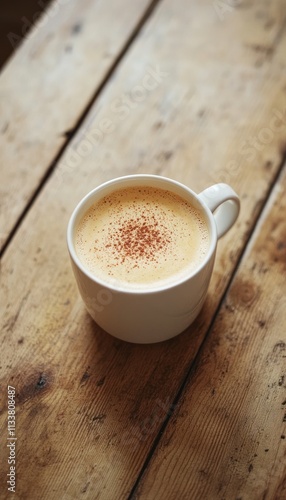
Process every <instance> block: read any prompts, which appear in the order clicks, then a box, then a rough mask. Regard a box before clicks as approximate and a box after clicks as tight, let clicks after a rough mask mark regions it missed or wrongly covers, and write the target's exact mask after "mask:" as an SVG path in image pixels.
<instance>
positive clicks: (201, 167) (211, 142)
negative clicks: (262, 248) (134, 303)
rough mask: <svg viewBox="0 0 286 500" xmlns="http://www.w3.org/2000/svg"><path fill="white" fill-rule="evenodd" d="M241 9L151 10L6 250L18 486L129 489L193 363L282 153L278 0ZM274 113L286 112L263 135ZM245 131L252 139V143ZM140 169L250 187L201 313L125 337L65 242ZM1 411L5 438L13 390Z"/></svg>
mask: <svg viewBox="0 0 286 500" xmlns="http://www.w3.org/2000/svg"><path fill="white" fill-rule="evenodd" d="M245 5H246V7H247V8H246V7H245V8H243V9H237V10H236V11H235V12H234V13H233V15H232V16H231V17H230V18H229V19H225V21H224V22H225V24H222V21H221V20H220V19H219V17H218V15H217V13H216V12H215V10H214V8H213V6H212V5H211V4H210V3H209V2H207V1H206V0H205V1H202V2H200V3H198V2H195V1H193V2H190V4H188V8H186V3H185V2H184V1H183V0H180V1H178V2H176V4H175V3H173V2H171V0H168V1H166V2H163V3H162V4H161V5H160V6H159V7H158V9H157V10H156V11H155V12H154V15H153V16H152V18H151V19H150V20H149V22H148V23H147V24H146V26H145V27H144V29H143V30H142V32H141V33H140V36H139V37H138V39H137V40H136V43H134V45H133V46H132V47H131V49H130V50H129V52H128V54H127V56H126V57H125V59H124V61H123V62H122V64H121V66H120V67H119V68H117V71H116V72H115V74H114V76H113V79H112V80H110V82H109V84H108V85H107V86H106V88H105V89H104V92H103V93H102V94H101V96H100V98H99V99H98V100H97V102H96V103H95V105H94V106H93V107H92V109H91V110H90V113H89V114H88V116H87V118H86V120H85V121H84V123H83V124H82V126H81V128H80V130H79V133H78V134H77V135H76V137H75V138H74V139H73V140H72V141H71V144H70V147H69V149H68V150H67V151H66V152H65V154H64V155H63V157H62V159H61V161H60V162H59V164H58V165H57V168H56V170H55V172H54V173H53V175H51V177H50V178H49V179H48V181H47V182H46V184H45V187H44V189H43V191H42V193H41V194H40V196H39V197H38V198H37V200H36V201H35V203H34V204H33V206H32V208H31V210H30V211H29V212H28V213H27V214H26V216H25V219H24V220H23V222H22V224H21V227H19V229H18V231H17V233H16V234H15V236H14V238H13V240H12V241H11V243H10V245H9V247H8V248H7V251H6V253H5V254H4V258H3V264H2V292H3V299H4V300H3V303H4V315H3V323H2V325H3V335H2V337H1V368H0V383H1V387H3V388H4V390H5V387H6V386H7V384H8V383H11V384H12V383H13V385H15V387H16V389H17V405H18V414H17V433H18V434H17V435H18V442H17V460H18V462H17V463H18V465H17V474H18V476H17V477H18V480H17V481H18V483H17V495H18V498H21V499H25V498H27V499H28V498H29V499H30V498H31V497H34V498H38V497H41V498H42V499H47V500H49V499H50V498H53V497H57V498H63V499H64V500H65V499H67V500H69V499H73V498H76V499H78V498H81V497H82V498H90V499H95V498H103V499H107V500H110V498H118V499H120V498H126V497H127V496H128V494H129V493H130V492H131V490H132V487H133V485H134V484H135V482H136V480H137V478H138V474H139V473H140V471H141V469H142V467H143V464H144V462H145V460H146V458H147V456H148V454H149V452H150V450H151V447H152V445H153V443H154V442H155V440H156V437H157V435H158V433H159V431H160V429H161V426H162V424H163V422H164V421H165V419H166V417H167V416H168V414H169V412H170V408H171V407H172V402H173V401H174V400H175V398H176V395H177V394H178V391H179V389H180V387H181V385H182V383H183V381H184V379H185V377H186V376H187V375H188V373H189V368H190V366H191V364H192V362H193V360H194V358H195V356H196V354H197V352H198V350H199V348H200V346H201V344H202V342H203V340H204V337H205V335H206V333H207V331H208V328H209V326H210V324H211V321H212V318H213V316H214V314H215V312H216V309H217V308H218V306H219V303H220V300H221V297H222V295H223V293H224V291H225V289H226V287H227V285H228V283H229V280H230V278H231V275H232V273H233V271H234V269H235V266H236V264H237V262H238V259H239V256H240V254H241V252H242V251H243V249H244V247H245V244H246V242H247V241H248V237H249V234H250V232H251V231H252V229H253V227H254V225H255V223H256V221H257V218H258V216H259V214H260V211H261V208H262V206H263V204H264V202H265V200H266V199H267V197H268V193H269V190H270V188H271V185H272V184H274V183H275V181H276V176H277V174H278V172H279V170H280V167H281V162H282V159H283V155H284V151H285V149H284V146H285V127H284V122H283V119H284V115H283V110H284V109H285V99H286V93H285V62H284V59H283V57H282V54H283V50H285V47H286V38H285V32H283V31H282V27H283V21H284V18H283V16H282V15H281V9H282V5H283V2H281V1H279V0H276V2H272V3H271V5H269V4H263V12H264V14H265V16H266V17H267V16H268V17H269V18H271V19H272V24H271V29H270V28H267V29H266V28H264V25H265V16H264V18H263V21H262V20H261V17H259V16H257V7H255V6H254V5H252V4H250V3H249V4H245ZM222 28H223V29H222ZM278 34H279V43H278V41H277V40H278ZM230 38H231V39H232V43H231V44H229V40H230ZM250 38H251V43H254V44H257V45H259V44H261V43H262V42H265V43H266V42H267V43H268V45H269V46H270V47H272V48H273V50H272V53H271V57H270V56H269V57H264V58H262V57H261V54H260V52H257V51H255V50H253V49H250V48H249V47H248V43H249V39H250ZM214 40H216V46H215V47H214V43H213V41H214ZM281 46H282V47H283V50H282V49H281ZM182 47H184V50H181V48H182ZM179 49H180V50H179ZM276 109H277V110H278V112H282V118H280V121H275V124H276V128H275V132H273V136H272V137H271V140H270V141H269V142H267V143H265V141H264V143H263V142H262V141H261V139H263V138H264V136H263V135H261V130H262V129H263V128H270V125H271V124H272V125H273V118H275V116H276V115H275V110H276ZM281 110H282V111H281ZM278 118H279V117H278ZM272 125H271V126H272ZM271 130H272V129H270V131H271ZM249 138H254V140H255V143H256V141H258V143H256V146H254V145H251V146H250V145H249V144H248V143H247V144H246V146H245V142H246V141H248V140H249ZM264 140H265V138H264ZM91 146H92V147H91ZM243 147H244V148H245V147H247V149H250V151H248V153H245V151H244V150H242V151H241V148H243ZM136 172H138V173H140V172H141V173H142V172H146V173H148V172H149V173H157V174H161V175H166V176H170V177H173V178H175V179H177V180H180V181H182V182H184V183H186V184H188V185H190V186H191V187H192V188H193V189H194V190H196V191H200V190H202V189H203V188H204V187H207V186H208V185H210V184H213V183H215V182H217V181H227V182H229V183H230V184H231V185H232V186H233V187H234V188H235V189H236V190H237V192H238V193H239V195H240V196H241V199H242V211H241V215H240V219H239V221H238V223H237V224H236V228H235V229H233V230H232V231H231V232H230V233H229V234H228V235H227V236H226V237H224V238H223V240H222V241H220V242H219V247H218V253H217V261H216V266H215V271H214V275H213V279H212V282H211V286H210V291H209V295H208V298H207V302H206V305H205V307H204V309H203V311H202V313H201V315H200V316H199V318H198V319H197V321H196V322H195V323H194V324H193V325H192V326H191V327H190V328H189V329H188V330H187V331H186V332H184V333H183V334H182V335H180V336H179V337H177V338H175V339H173V340H171V341H168V342H166V343H163V344H158V345H151V346H148V345H147V346H137V345H131V344H125V343H122V342H119V341H117V340H115V339H113V338H111V337H110V336H109V335H107V334H105V333H104V332H103V331H101V330H100V329H99V328H98V327H97V326H96V324H95V323H93V322H92V320H91V319H90V318H89V316H88V314H87V313H86V312H85V310H84V307H83V305H82V302H81V300H80V299H79V297H78V292H77V290H76V286H75V282H74V279H73V276H72V273H71V269H70V264H69V262H68V256H67V249H66V244H65V231H66V225H67V221H68V219H69V216H70V213H71V211H72V209H73V208H74V206H75V204H76V203H77V202H78V201H79V200H80V198H81V197H82V196H83V195H84V194H85V193H86V192H87V191H89V190H90V189H92V188H93V187H95V186H96V185H98V184H99V183H100V182H102V181H105V180H108V179H110V178H112V177H115V176H117V175H122V174H128V173H136ZM0 408H2V414H1V420H0V422H1V423H0V429H1V435H4V436H5V429H6V407H5V392H2V393H1V405H0ZM210 411H211V410H210ZM6 467H7V463H6V456H5V454H3V455H1V470H6ZM31 468H32V470H33V476H32V475H31V474H30V472H29V471H30V470H31ZM154 473H156V471H154ZM35 478H36V479H35Z"/></svg>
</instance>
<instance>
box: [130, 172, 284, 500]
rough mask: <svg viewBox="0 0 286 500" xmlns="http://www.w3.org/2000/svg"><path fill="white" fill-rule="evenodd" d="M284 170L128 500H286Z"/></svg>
mask: <svg viewBox="0 0 286 500" xmlns="http://www.w3.org/2000/svg"><path fill="white" fill-rule="evenodd" d="M285 195H286V164H285V168H284V172H283V175H282V178H281V179H280V180H279V182H278V183H277V185H276V187H275V189H274V192H273V194H272V196H271V198H270V199H269V202H268V204H267V206H266V208H265V210H264V213H263V215H262V217H261V220H260V222H259V224H258V226H257V228H256V231H255V233H254V235H253V238H252V240H251V242H250V244H249V246H248V248H247V250H246V253H245V255H244V258H243V260H242V262H241V264H240V268H239V270H238V272H237V274H236V276H235V279H234V281H233V283H232V285H231V288H230V290H229V293H228V294H227V297H226V299H225V301H224V303H223V305H222V307H221V310H220V313H219V315H218V317H217V318H216V321H215V323H214V325H213V328H212V330H211V333H210V335H209V337H208V339H207V340H206V342H205V344H204V347H203V349H202V351H201V352H200V355H199V357H198V360H197V362H196V366H195V368H194V370H193V371H192V372H191V374H190V377H189V379H188V382H187V384H186V387H185V390H184V392H183V394H182V397H181V399H180V401H179V404H178V405H177V407H176V408H175V410H174V414H173V416H172V418H171V419H170V422H169V423H168V426H167V429H166V432H165V433H164V435H163V438H162V440H161V441H160V444H159V446H158V447H157V449H156V451H155V453H154V455H153V458H152V460H151V462H150V464H149V467H148V470H147V472H146V473H145V476H144V478H143V480H142V483H141V484H140V485H139V488H138V490H137V494H135V495H134V498H142V499H143V498H148V499H149V498H167V499H174V500H175V499H176V498H180V499H182V500H183V499H186V500H187V499H189V498H207V499H212V500H216V499H222V498H226V499H230V498H243V499H247V500H248V499H249V500H251V499H254V498H257V499H258V498H259V499H260V498H263V499H265V500H283V499H284V498H286V482H285V478H286V460H285V457H286V335H285V324H286V307H285V306H286V298H285V297H286V281H285V275H286V223H285V212H286V196H285Z"/></svg>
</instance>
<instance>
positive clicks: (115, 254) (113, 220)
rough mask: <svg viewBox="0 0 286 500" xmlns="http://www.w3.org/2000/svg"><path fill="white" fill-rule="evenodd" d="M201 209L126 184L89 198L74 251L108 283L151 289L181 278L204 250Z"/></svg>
mask: <svg viewBox="0 0 286 500" xmlns="http://www.w3.org/2000/svg"><path fill="white" fill-rule="evenodd" d="M209 243H210V236H209V231H208V226H207V222H206V219H205V217H204V214H203V212H202V211H201V210H198V209H197V208H195V207H194V206H193V205H192V204H191V203H190V202H188V201H186V200H184V199H183V198H181V197H180V196H178V195H177V194H174V193H173V192H171V191H168V190H165V189H161V188H155V187H148V186H141V187H126V188H123V189H118V190H115V191H113V192H112V193H111V194H109V195H107V196H105V197H103V198H101V199H100V200H99V201H97V202H95V203H94V204H93V205H92V206H91V207H90V208H89V209H88V210H87V212H86V213H85V214H84V216H83V218H82V219H81V221H80V222H79V225H78V227H77V231H76V234H75V248H76V252H77V255H78V257H79V259H80V261H81V262H82V264H83V265H84V267H85V268H87V269H88V270H89V272H90V273H92V274H93V275H94V276H96V277H98V278H99V279H101V280H103V281H104V282H106V283H109V284H111V285H115V286H119V287H120V288H122V287H123V288H126V289H130V288H132V289H133V290H134V289H137V288H138V289H140V290H141V289H144V288H146V289H148V290H149V289H150V288H151V289H152V288H156V287H158V286H163V285H169V284H172V283H174V282H176V281H177V280H179V279H182V278H183V277H187V275H188V274H190V273H191V272H192V271H194V270H195V269H196V268H198V267H199V266H200V264H201V263H202V262H203V260H204V259H205V256H206V254H207V252H208V249H209Z"/></svg>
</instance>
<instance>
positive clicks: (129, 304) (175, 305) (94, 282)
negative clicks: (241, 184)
mask: <svg viewBox="0 0 286 500" xmlns="http://www.w3.org/2000/svg"><path fill="white" fill-rule="evenodd" d="M131 186H132V187H135V186H141V187H142V186H149V187H156V188H161V189H166V190H168V191H171V192H173V193H175V194H177V195H179V196H181V197H182V198H183V199H185V200H187V201H189V202H190V203H191V204H192V205H193V206H194V207H195V208H198V209H199V210H201V211H202V212H203V213H204V215H205V219H206V222H207V226H208V231H209V235H210V245H209V249H208V252H207V254H206V256H205V259H204V260H203V262H202V263H201V264H200V265H199V266H198V267H197V268H196V269H195V270H194V271H190V272H188V273H186V276H184V277H183V278H182V279H178V280H177V281H174V282H172V284H169V285H167V286H166V285H165V286H158V287H156V288H155V287H154V285H152V287H150V290H148V289H147V290H146V289H145V288H144V290H140V289H138V290H137V289H135V290H134V288H132V289H130V290H128V289H127V288H126V286H125V287H124V288H122V289H121V288H120V287H118V286H113V285H110V284H109V283H105V282H104V281H103V280H101V279H98V278H97V277H96V276H95V275H94V274H92V273H91V272H90V271H89V270H88V269H87V268H85V266H84V265H83V264H82V262H81V261H80V259H79V257H78V256H77V253H76V249H75V244H74V240H75V232H76V229H77V226H78V224H79V222H80V220H81V219H82V217H83V215H84V214H85V213H86V211H87V210H88V209H89V208H90V207H91V206H92V205H93V204H94V203H95V202H97V201H98V200H100V199H101V198H103V197H104V196H107V195H109V194H111V193H112V192H113V191H115V190H117V189H120V188H124V187H131ZM239 209H240V202H239V197H238V195H237V194H236V193H235V192H234V191H233V189H232V188H231V187H230V186H228V185H227V184H215V185H213V186H211V187H209V188H207V189H205V190H204V191H202V192H201V193H200V194H196V193H194V192H193V191H192V190H191V189H189V188H188V187H187V186H185V185H183V184H181V183H179V182H177V181H174V180H172V179H168V178H166V177H161V176H157V175H148V174H142V175H140V174H139V175H128V176H124V177H119V178H116V179H113V180H111V181H108V182H106V183H104V184H102V185H100V186H98V187H97V188H95V189H93V190H92V191H91V192H90V193H88V194H87V195H86V196H85V197H84V198H83V199H82V200H81V201H80V203H79V204H78V205H77V207H76V208H75V210H74V212H73V213H72V215H71V218H70V221H69V224H68V229H67V243H68V250H69V254H70V257H71V263H72V268H73V272H74V275H75V278H76V281H77V285H78V289H79V291H80V294H81V297H82V299H83V301H84V303H85V306H86V308H87V310H88V312H89V314H90V315H91V316H92V318H93V319H94V320H95V321H96V323H97V324H98V325H99V326H100V327H101V328H103V330H105V331H106V332H108V333H110V334H111V335H113V336H114V337H117V338H119V339H122V340H125V341H127V342H135V343H154V342H160V341H163V340H167V339H170V338H171V337H174V336H176V335H178V334H179V333H181V332H182V331H183V330H185V329H186V328H187V327H188V326H189V325H190V324H191V323H192V322H193V321H194V320H195V318H196V317H197V315H198V314H199V312H200V310H201V308H202V306H203V303H204V301H205V298H206V294H207V290H208V286H209V282H210V279H211V275H212V270H213V266H214V260H215V253H216V246H217V240H218V238H220V237H221V236H223V235H224V234H225V233H226V232H227V231H228V230H229V229H230V228H231V226H232V225H233V224H234V222H235V221H236V219H237V217H238V214H239ZM214 211H215V213H214Z"/></svg>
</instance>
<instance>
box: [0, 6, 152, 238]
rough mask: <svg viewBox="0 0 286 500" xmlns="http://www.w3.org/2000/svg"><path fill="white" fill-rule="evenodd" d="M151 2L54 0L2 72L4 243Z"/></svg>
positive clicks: (29, 20) (29, 19)
mask: <svg viewBox="0 0 286 500" xmlns="http://www.w3.org/2000/svg"><path fill="white" fill-rule="evenodd" d="M149 4H150V1H149V0H136V1H134V0H122V1H121V2H113V1H112V0H107V1H105V2H101V1H93V0H82V1H81V2H80V6H79V3H78V2H77V1H75V0H55V1H54V2H53V3H52V4H51V5H50V6H49V8H48V9H47V10H46V11H45V14H44V15H43V17H42V18H41V19H39V21H38V23H36V24H35V26H34V28H33V30H32V31H31V32H30V33H29V34H28V35H27V38H26V40H25V42H24V43H23V44H22V45H21V47H20V48H19V50H17V51H16V53H15V55H14V56H13V57H12V59H10V61H9V63H8V64H7V65H6V67H5V68H4V70H3V71H2V73H1V78H0V100H1V116H0V140H1V143H0V145H1V170H2V175H1V193H0V203H1V208H0V211H1V215H0V232H1V234H0V240H1V241H0V243H1V245H3V243H4V242H5V241H6V239H7V236H8V235H9V233H10V231H11V229H12V228H13V226H14V224H15V223H16V221H17V220H18V218H19V216H20V214H21V213H22V211H23V210H24V208H25V206H26V204H27V202H28V201H29V199H30V198H31V196H32V195H33V193H34V192H35V190H36V188H37V187H38V185H39V182H40V181H41V180H42V178H43V177H44V175H45V172H46V171H47V170H48V168H49V167H50V165H51V164H52V163H53V160H54V158H55V157H56V156H57V154H58V153H59V151H60V150H61V148H62V147H63V146H64V144H65V143H66V142H67V139H68V138H69V137H70V134H71V133H72V131H73V128H74V127H75V126H76V124H77V121H78V119H79V118H80V116H81V114H82V113H83V111H84V109H85V108H86V106H87V105H88V104H89V102H90V100H91V99H92V97H93V95H94V94H95V92H96V89H98V88H99V86H100V84H101V82H102V81H103V80H104V78H105V76H106V75H107V73H108V70H109V69H110V68H111V67H112V65H113V64H114V61H115V60H116V58H117V57H118V55H119V54H120V52H121V51H122V49H123V47H124V45H125V44H126V42H127V41H128V39H129V38H130V36H131V34H132V33H133V30H134V28H135V27H136V25H137V24H138V23H139V22H140V19H141V18H142V17H143V15H144V13H145V11H146V9H147V7H148V5H149ZM39 10H40V9H38V11H39ZM36 14H37V12H36V13H35V14H34V15H33V16H28V15H27V16H25V18H26V21H25V22H23V26H22V33H23V34H25V33H26V30H27V26H28V25H29V26H30V25H33V24H34V23H35V19H36V18H37V16H36ZM38 15H39V12H38ZM114 19H116V23H114ZM8 35H9V37H10V38H9V39H10V40H11V43H14V42H15V40H14V38H13V36H12V35H13V32H12V34H11V33H7V36H8ZM16 42H17V40H16Z"/></svg>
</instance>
